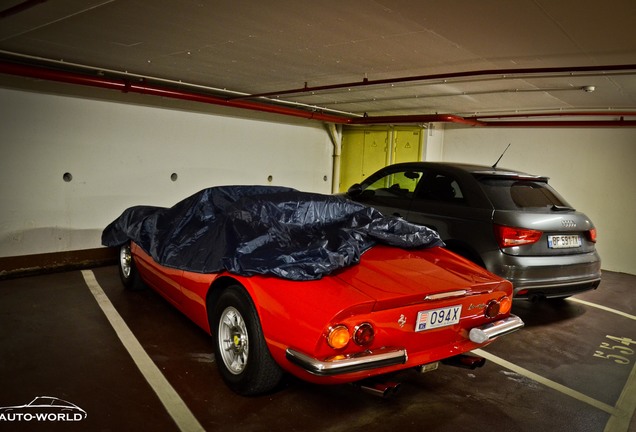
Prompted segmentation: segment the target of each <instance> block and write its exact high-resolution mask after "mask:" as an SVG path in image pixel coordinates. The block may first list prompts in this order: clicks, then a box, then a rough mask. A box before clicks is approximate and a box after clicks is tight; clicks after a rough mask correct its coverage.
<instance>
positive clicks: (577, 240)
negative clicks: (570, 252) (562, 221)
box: [548, 235, 581, 249]
mask: <svg viewBox="0 0 636 432" xmlns="http://www.w3.org/2000/svg"><path fill="white" fill-rule="evenodd" d="M580 246H581V236H578V235H551V236H548V247H549V248H551V249H565V248H576V247H580Z"/></svg>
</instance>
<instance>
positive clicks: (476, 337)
mask: <svg viewBox="0 0 636 432" xmlns="http://www.w3.org/2000/svg"><path fill="white" fill-rule="evenodd" d="M523 326H524V324H523V321H522V320H521V318H519V317H518V316H516V315H510V316H509V317H508V318H505V319H502V320H499V321H495V322H491V323H489V324H486V325H484V326H481V327H475V328H473V329H471V330H470V332H469V333H468V338H469V339H470V340H471V341H472V342H475V343H478V344H481V343H485V342H488V341H491V340H493V339H494V338H496V337H498V336H503V335H505V334H508V333H512V332H514V331H517V330H519V329H520V328H522V327H523Z"/></svg>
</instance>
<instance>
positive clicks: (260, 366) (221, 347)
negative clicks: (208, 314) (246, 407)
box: [211, 285, 283, 396]
mask: <svg viewBox="0 0 636 432" xmlns="http://www.w3.org/2000/svg"><path fill="white" fill-rule="evenodd" d="M211 322H212V324H213V328H215V329H216V336H215V338H214V339H215V349H216V364H217V366H218V368H219V372H220V374H221V377H222V378H223V381H224V382H225V383H226V384H227V386H228V387H230V389H232V390H233V391H234V392H236V393H238V394H240V395H243V396H251V395H257V394H262V393H266V392H268V391H271V390H273V389H274V388H275V387H276V386H277V385H278V384H279V382H280V380H281V378H282V376H283V372H282V370H281V369H280V367H279V366H278V364H277V363H276V362H275V361H274V359H273V358H272V356H271V354H270V353H269V349H268V348H267V344H266V343H265V338H264V336H263V332H262V330H261V326H260V321H259V319H258V314H257V313H256V308H255V307H254V304H253V303H252V300H251V299H250V297H249V295H248V294H247V292H246V291H245V290H244V289H243V288H242V287H240V286H238V285H233V286H230V287H228V288H226V289H225V290H224V291H223V293H221V295H220V297H219V299H218V301H217V302H216V305H215V307H214V310H213V315H212V320H211Z"/></svg>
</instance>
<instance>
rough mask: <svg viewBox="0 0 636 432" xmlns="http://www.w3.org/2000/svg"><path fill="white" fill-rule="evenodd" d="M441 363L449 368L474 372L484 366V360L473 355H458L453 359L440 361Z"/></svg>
mask: <svg viewBox="0 0 636 432" xmlns="http://www.w3.org/2000/svg"><path fill="white" fill-rule="evenodd" d="M442 363H444V364H445V365H449V366H456V367H460V368H464V369H472V370H475V369H477V368H480V367H482V366H483V365H485V364H486V359H485V358H483V357H478V356H474V355H468V354H460V355H456V356H455V357H450V358H447V359H444V360H442Z"/></svg>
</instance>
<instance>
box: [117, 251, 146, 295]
mask: <svg viewBox="0 0 636 432" xmlns="http://www.w3.org/2000/svg"><path fill="white" fill-rule="evenodd" d="M119 277H120V278H121V282H122V283H123V284H124V287H126V288H127V289H129V290H132V291H139V290H142V289H144V288H145V285H144V283H143V281H142V280H141V277H140V276H139V272H137V266H135V261H134V259H133V256H132V252H130V243H126V244H124V245H122V246H121V248H119Z"/></svg>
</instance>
